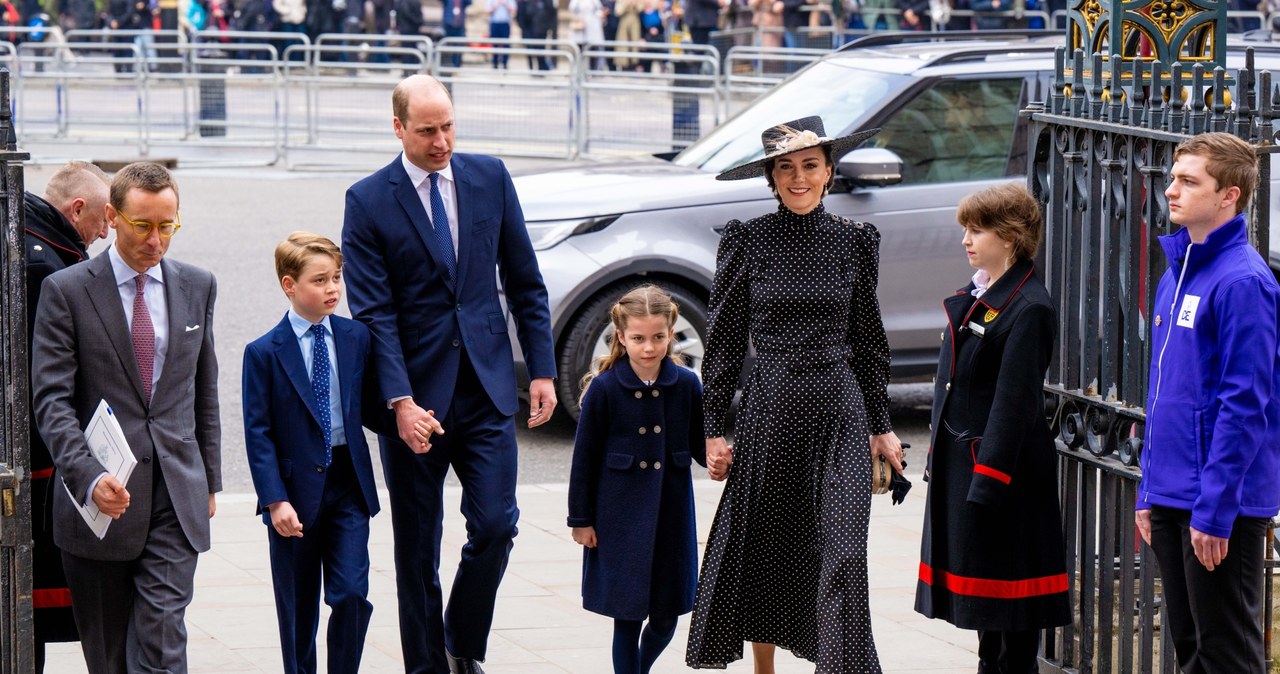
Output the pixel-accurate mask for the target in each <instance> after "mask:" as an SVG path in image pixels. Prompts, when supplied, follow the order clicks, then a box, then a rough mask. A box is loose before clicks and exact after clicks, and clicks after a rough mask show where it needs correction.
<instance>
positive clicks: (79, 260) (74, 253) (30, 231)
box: [23, 227, 84, 262]
mask: <svg viewBox="0 0 1280 674" xmlns="http://www.w3.org/2000/svg"><path fill="white" fill-rule="evenodd" d="M23 229H24V231H25V232H26V233H27V234H30V235H31V236H34V237H36V238H37V239H40V240H41V241H43V242H45V243H47V244H49V245H50V246H53V247H54V248H57V249H58V250H65V251H67V252H68V253H71V254H72V255H75V256H76V257H77V258H80V259H78V260H76V261H77V262H84V255H82V254H80V251H78V250H72V249H70V248H67V247H66V246H59V245H58V244H56V243H54V242H52V241H50V240H49V239H46V238H45V237H43V236H40V233H39V232H37V231H34V230H32V229H31V228H30V227H26V228H23Z"/></svg>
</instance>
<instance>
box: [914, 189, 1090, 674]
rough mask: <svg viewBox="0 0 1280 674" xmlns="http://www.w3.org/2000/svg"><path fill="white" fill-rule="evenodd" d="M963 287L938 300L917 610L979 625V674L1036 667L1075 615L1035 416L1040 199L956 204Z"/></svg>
mask: <svg viewBox="0 0 1280 674" xmlns="http://www.w3.org/2000/svg"><path fill="white" fill-rule="evenodd" d="M956 219H957V220H958V221H959V222H960V223H961V225H962V226H963V227H964V232H965V234H964V247H965V251H966V253H967V255H968V256H969V264H970V265H972V266H973V267H974V268H975V269H977V273H975V274H974V276H973V281H972V282H971V283H970V284H969V285H967V286H965V287H964V288H961V289H960V290H957V291H956V293H955V294H954V295H952V296H951V297H948V298H947V299H946V300H945V301H944V302H943V306H944V307H945V309H946V313H947V327H946V329H944V330H943V332H942V342H943V343H942V354H941V356H940V358H939V359H938V377H937V381H936V388H935V391H934V398H933V401H934V402H933V425H932V428H933V444H932V447H931V449H930V452H929V464H928V467H927V469H926V475H927V476H928V479H929V494H928V498H927V500H926V503H925V516H924V534H923V540H922V542H921V551H920V557H921V559H920V577H919V581H918V582H917V585H916V605H915V608H916V610H917V611H919V612H920V613H922V614H924V615H925V616H927V617H930V618H939V619H942V620H946V621H947V622H949V623H951V624H953V625H955V626H957V627H960V628H963V629H971V630H977V631H978V640H979V641H978V644H979V645H978V657H979V665H978V667H979V669H978V671H979V673H980V674H981V673H983V672H985V673H987V674H992V673H999V674H1029V673H1030V672H1037V671H1039V669H1038V668H1037V665H1036V652H1037V650H1038V648H1039V632H1038V631H1037V630H1041V629H1044V628H1049V627H1054V626H1057V625H1065V624H1067V623H1068V622H1070V621H1071V607H1070V605H1069V603H1068V597H1067V580H1068V579H1067V571H1066V553H1065V551H1064V545H1063V534H1062V518H1061V516H1060V514H1059V507H1058V490H1057V452H1056V450H1055V448H1054V444H1053V433H1052V432H1051V431H1050V429H1049V425H1048V423H1047V422H1046V421H1045V417H1044V412H1043V402H1042V401H1043V400H1044V397H1043V394H1042V387H1043V385H1044V373H1045V370H1046V369H1048V367H1049V358H1050V354H1051V353H1052V352H1053V346H1054V341H1055V339H1056V335H1057V326H1058V322H1057V318H1056V316H1055V314H1054V309H1053V303H1052V300H1051V298H1050V297H1049V293H1048V291H1046V290H1045V287H1044V285H1043V284H1042V283H1041V282H1040V280H1039V279H1038V278H1036V275H1035V266H1034V264H1032V258H1034V257H1035V253H1036V249H1037V248H1038V247H1039V244H1040V238H1041V234H1042V232H1043V231H1044V225H1043V219H1042V216H1041V212H1040V205H1039V204H1038V203H1037V202H1036V200H1035V198H1034V197H1032V196H1031V194H1030V193H1029V192H1027V190H1026V188H1025V187H1023V186H1021V185H1017V184H1014V183H1008V184H1004V185H998V186H995V187H991V188H988V189H985V190H982V191H980V192H977V193H975V194H972V195H970V196H968V197H965V199H964V200H962V201H961V202H960V207H959V209H958V211H957V214H956Z"/></svg>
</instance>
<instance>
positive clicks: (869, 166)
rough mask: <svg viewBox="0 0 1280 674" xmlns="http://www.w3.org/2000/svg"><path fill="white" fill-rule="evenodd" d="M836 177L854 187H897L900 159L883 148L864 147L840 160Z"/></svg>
mask: <svg viewBox="0 0 1280 674" xmlns="http://www.w3.org/2000/svg"><path fill="white" fill-rule="evenodd" d="M836 175H837V176H839V177H840V179H841V180H842V181H844V182H847V183H849V184H850V185H854V186H860V187H863V186H872V185H875V186H878V187H884V186H885V185H897V184H898V183H900V182H902V157H899V156H898V155H897V153H895V152H894V151H893V150H889V149H886V148H883V147H864V148H859V149H857V150H854V151H853V152H850V153H849V154H846V155H845V156H843V157H841V158H840V161H839V162H838V163H837V164H836Z"/></svg>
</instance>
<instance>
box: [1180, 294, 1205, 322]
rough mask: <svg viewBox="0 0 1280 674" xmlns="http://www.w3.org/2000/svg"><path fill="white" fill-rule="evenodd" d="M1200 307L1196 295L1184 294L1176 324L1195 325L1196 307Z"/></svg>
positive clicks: (1198, 298)
mask: <svg viewBox="0 0 1280 674" xmlns="http://www.w3.org/2000/svg"><path fill="white" fill-rule="evenodd" d="M1199 307H1200V297H1199V296H1197V295H1185V296H1183V298H1182V308H1181V309H1178V325H1179V326H1181V327H1184V328H1194V327H1196V309H1198V308H1199Z"/></svg>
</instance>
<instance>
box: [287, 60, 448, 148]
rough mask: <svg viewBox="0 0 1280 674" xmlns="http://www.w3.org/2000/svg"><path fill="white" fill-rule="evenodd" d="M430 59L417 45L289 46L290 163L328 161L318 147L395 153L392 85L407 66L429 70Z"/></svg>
mask: <svg viewBox="0 0 1280 674" xmlns="http://www.w3.org/2000/svg"><path fill="white" fill-rule="evenodd" d="M361 58H365V59H366V60H365V61H363V62H362V61H361V60H360V59H361ZM427 63H428V62H427V53H426V52H424V51H422V50H420V49H417V48H416V47H386V46H383V47H376V46H356V45H341V44H332V43H328V44H316V45H305V46H304V45H294V46H291V47H289V48H288V49H286V50H285V52H284V55H283V60H282V62H281V67H282V75H283V82H284V86H283V87H282V88H283V109H284V123H283V127H284V130H283V134H282V136H283V137H282V152H283V153H284V158H285V163H286V166H287V167H288V168H290V169H293V168H298V167H302V166H308V165H311V164H312V162H316V163H326V162H318V161H317V159H316V157H317V155H316V152H317V151H324V152H331V151H338V152H341V153H344V154H350V153H362V152H371V153H377V154H379V155H382V156H384V157H385V156H391V155H394V154H395V153H396V152H397V151H399V149H400V147H399V144H398V143H397V142H396V138H395V136H394V135H393V134H392V132H391V90H392V89H393V88H395V85H396V83H397V82H399V81H400V80H401V79H402V78H403V77H404V75H405V73H406V72H408V73H414V72H425V71H426V70H427ZM308 155H310V156H308ZM330 163H331V162H330Z"/></svg>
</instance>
